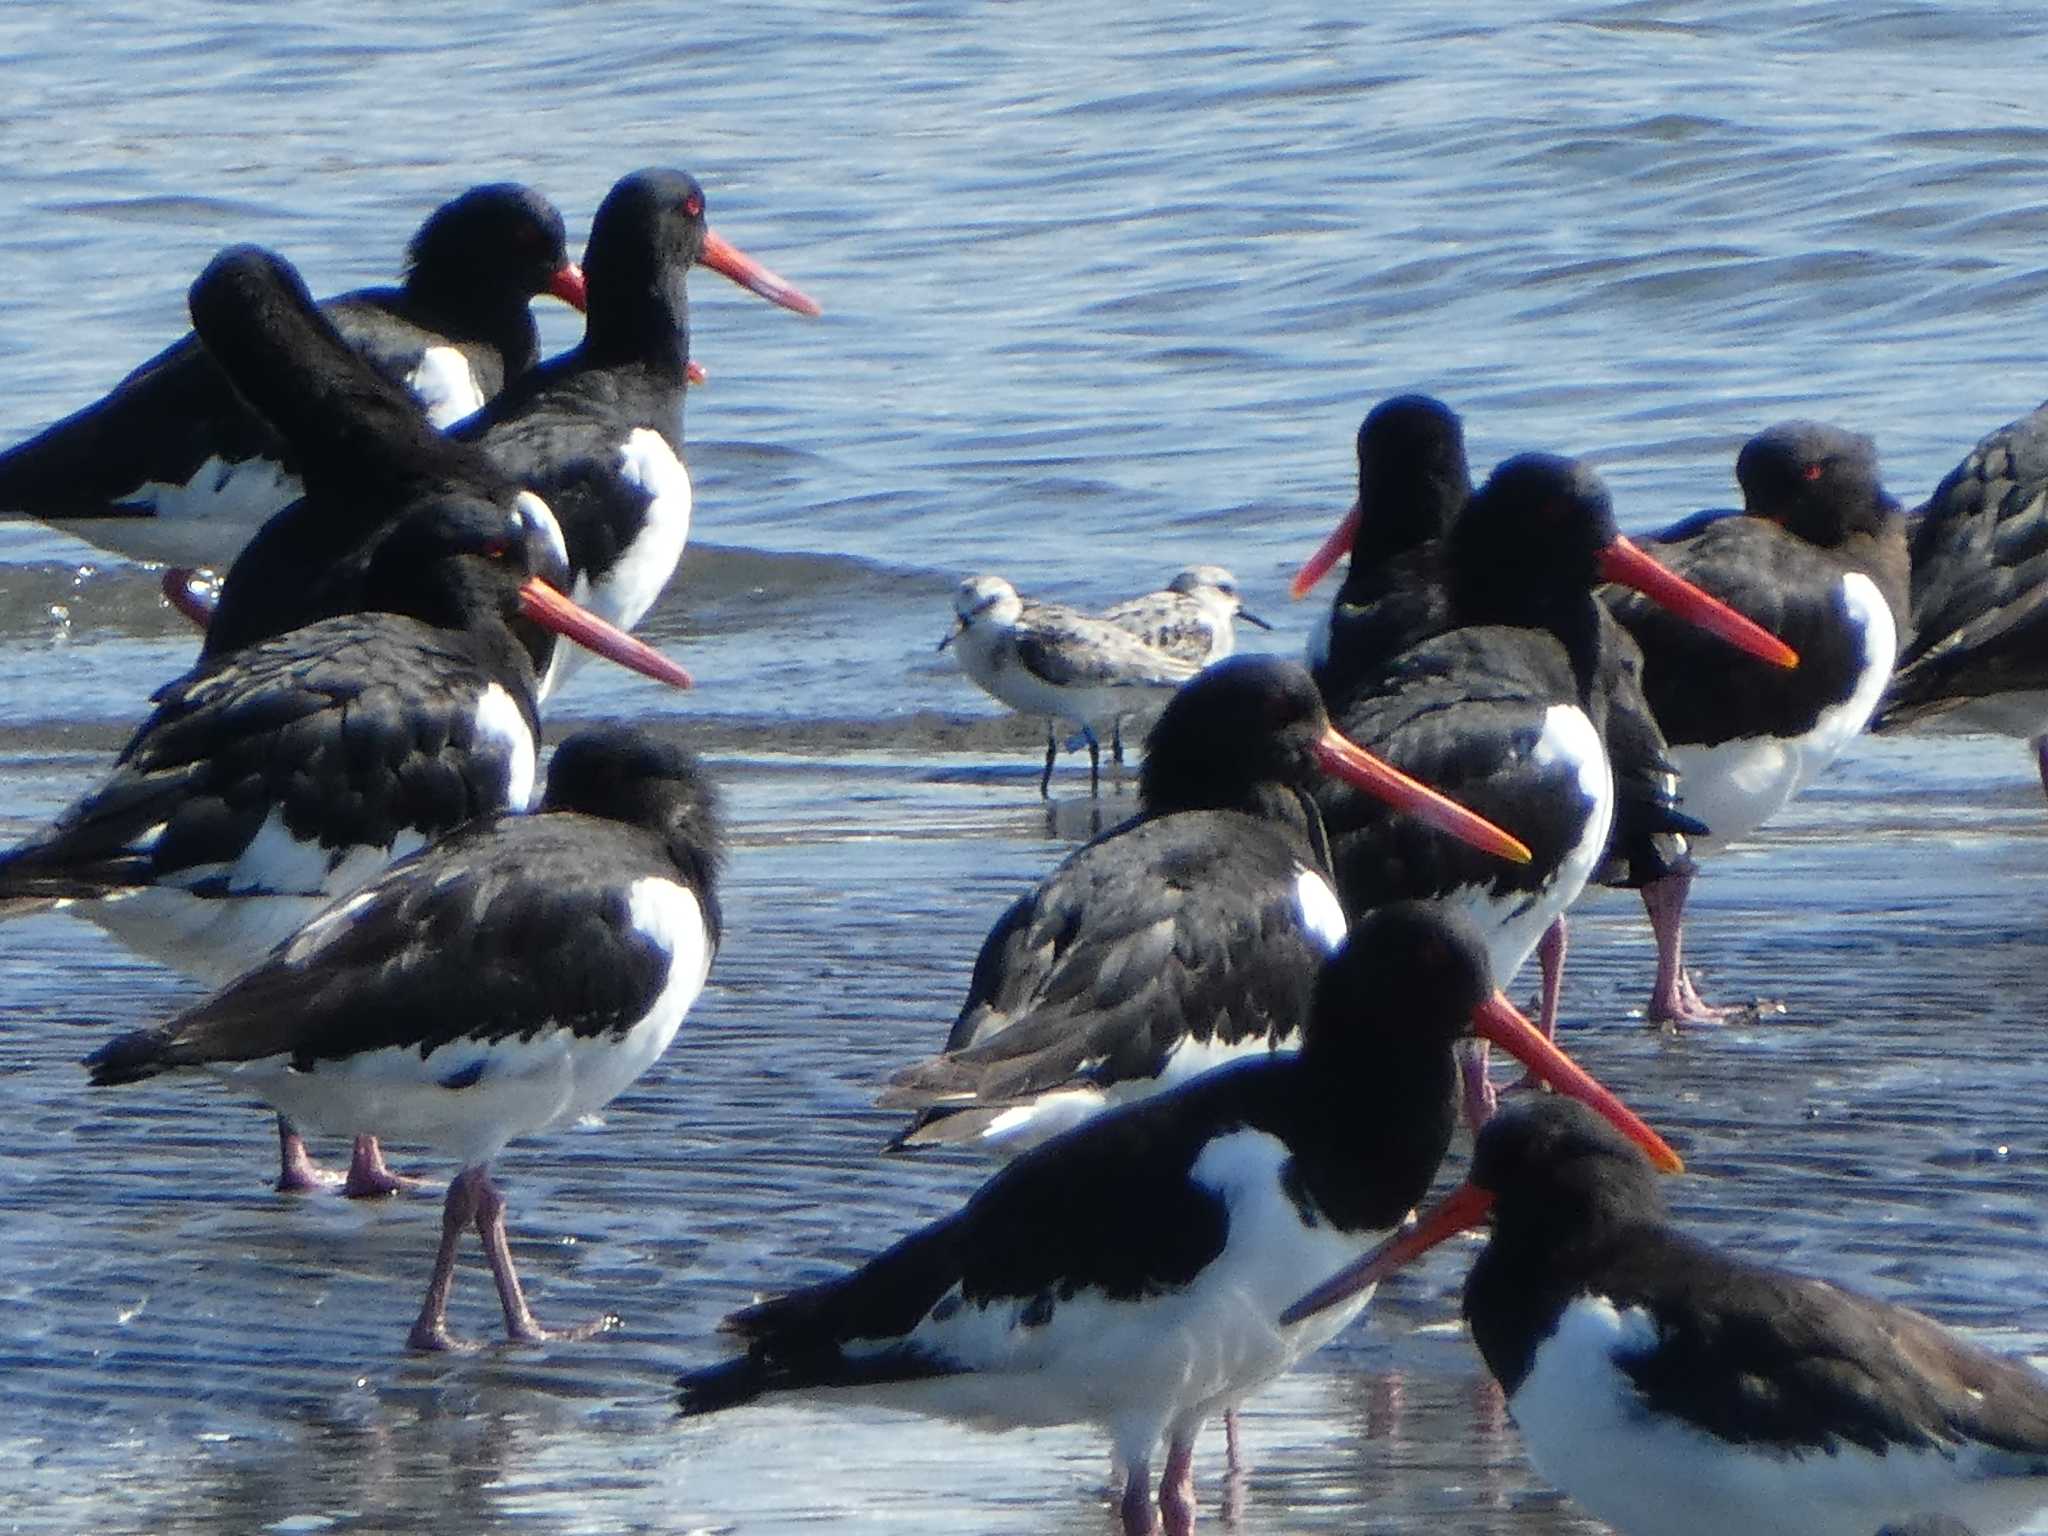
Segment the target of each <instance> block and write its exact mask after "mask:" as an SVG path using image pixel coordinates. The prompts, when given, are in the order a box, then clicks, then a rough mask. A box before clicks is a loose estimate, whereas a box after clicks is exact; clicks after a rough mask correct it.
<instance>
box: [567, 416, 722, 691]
mask: <svg viewBox="0 0 2048 1536" xmlns="http://www.w3.org/2000/svg"><path fill="white" fill-rule="evenodd" d="M618 474H619V476H620V478H621V479H623V480H624V481H625V482H626V483H627V484H629V485H631V486H633V487H635V488H636V489H638V490H639V491H641V492H642V493H643V494H645V495H646V497H647V498H648V502H647V511H646V515H645V516H644V517H643V519H642V520H641V524H640V531H639V532H638V533H636V534H635V535H634V536H633V540H632V542H631V543H630V544H628V545H627V546H626V547H625V548H624V549H622V550H620V551H619V557H618V559H617V561H616V562H614V564H613V565H612V568H611V569H610V570H608V571H606V572H604V573H603V574H602V575H601V576H600V577H598V578H597V579H595V580H593V579H591V575H590V573H589V572H584V571H579V572H578V573H577V575H576V590H575V592H574V593H573V594H572V595H573V596H574V597H575V599H576V601H577V602H579V603H581V604H582V605H583V606H584V607H586V608H588V609H589V610H590V611H591V612H592V613H594V614H596V615H597V616H598V617H599V618H601V619H607V620H609V621H610V622H611V623H613V624H615V625H617V626H618V627H619V628H620V629H623V630H628V631H630V630H632V629H633V627H634V626H635V625H637V624H638V623H639V622H640V621H641V620H642V619H644V618H646V617H647V611H648V610H649V609H650V608H652V607H653V606H654V604H655V602H656V601H657V600H658V599H659V598H660V597H661V594H662V593H663V592H664V591H666V590H667V588H668V584H669V580H670V578H672V577H673V576H674V575H675V573H676V566H677V564H678V563H679V562H680V561H681V560H682V558H683V546H684V545H686V544H687V543H689V541H690V511H691V506H692V492H691V487H690V471H689V469H688V468H687V467H686V466H685V465H684V463H683V461H682V460H681V459H680V458H678V457H677V456H676V454H675V450H673V449H672V448H670V447H669V445H668V441H667V439H665V438H664V437H662V435H661V434H660V433H659V432H650V431H648V430H647V429H646V428H645V427H636V428H635V429H634V431H633V434H632V435H631V436H630V437H628V438H627V439H626V443H625V446H624V447H623V448H621V449H620V450H619V462H618ZM589 659H590V653H589V652H588V651H586V650H584V649H583V647H582V646H580V645H572V644H570V643H569V642H568V641H566V640H560V641H557V642H556V643H555V650H554V655H553V658H552V659H551V660H550V662H549V665H548V672H547V676H546V678H545V679H544V685H543V687H542V688H541V697H542V698H547V697H548V696H549V695H551V694H552V693H554V692H555V690H557V689H559V688H560V687H561V686H562V684H563V682H564V681H565V680H567V679H568V677H569V676H570V675H571V674H573V673H574V672H576V671H577V670H578V669H580V668H581V667H582V666H583V664H584V663H585V662H586V661H588V660H589Z"/></svg>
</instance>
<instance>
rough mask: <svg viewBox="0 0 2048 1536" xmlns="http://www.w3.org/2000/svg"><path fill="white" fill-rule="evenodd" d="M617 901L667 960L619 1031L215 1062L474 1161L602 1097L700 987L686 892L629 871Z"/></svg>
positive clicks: (266, 1088)
mask: <svg viewBox="0 0 2048 1536" xmlns="http://www.w3.org/2000/svg"><path fill="white" fill-rule="evenodd" d="M628 910H629V913H630V915H631V921H632V924H633V926H634V927H635V928H636V929H638V930H639V931H640V932H641V933H643V934H645V935H646V936H647V937H648V938H650V939H651V940H653V942H654V943H655V944H656V945H657V946H658V947H659V948H660V949H661V950H662V951H663V952H665V953H666V954H667V955H668V957H669V964H668V971H667V974H666V977H665V979H664V981H663V983H662V988H661V991H660V992H659V993H658V994H657V995H656V997H655V999H654V1001H653V1003H652V1004H651V1005H650V1006H649V1007H648V1009H647V1011H646V1012H645V1013H644V1014H642V1015H641V1016H640V1018H638V1019H637V1020H635V1021H634V1022H633V1023H632V1024H631V1025H630V1026H629V1027H628V1028H626V1029H625V1030H623V1031H620V1032H617V1033H614V1032H609V1031H608V1032H604V1033H601V1034H597V1035H590V1036H578V1035H577V1034H575V1033H574V1032H573V1031H572V1030H569V1029H566V1028H561V1027H555V1026H549V1027H544V1028H541V1029H538V1030H536V1031H534V1032H533V1033H532V1034H531V1035H529V1036H525V1037H520V1036H504V1037H501V1038H498V1039H482V1038H477V1039H467V1038H458V1039H456V1040H453V1041H450V1042H449V1043H447V1044H445V1045H442V1046H440V1047H439V1048H437V1049H436V1050H434V1051H432V1052H431V1053H429V1054H428V1055H425V1056H422V1055H421V1054H420V1052H419V1050H418V1049H417V1048H414V1047H402V1046H387V1047H384V1048H382V1049H379V1050H373V1051H362V1052H359V1053H357V1054H356V1055H353V1056H348V1057H343V1058H340V1059H334V1060H323V1061H316V1062H315V1063H313V1064H312V1066H311V1067H310V1068H308V1069H307V1070H305V1071H298V1070H295V1069H294V1068H293V1067H292V1065H291V1063H290V1061H289V1059H288V1058H286V1057H283V1056H271V1057H266V1058H264V1059H263V1060H261V1061H252V1062H239V1063H234V1064H231V1065H224V1066H219V1067H216V1068H215V1069H214V1070H215V1071H216V1072H218V1073H219V1074H220V1075H221V1076H222V1077H224V1078H226V1079H228V1080H229V1081H231V1082H234V1083H237V1084H239V1085H240V1086H242V1087H244V1088H247V1089H248V1090H249V1091H251V1092H253V1093H255V1094H256V1095H258V1096H259V1097H261V1098H263V1099H265V1100H266V1101H268V1102H269V1103H270V1104H272V1105H274V1106H276V1107H277V1108H278V1109H280V1110H282V1111H284V1113H285V1114H286V1115H287V1116H289V1117H290V1118H291V1119H292V1120H293V1121H294V1122H296V1123H298V1124H299V1125H301V1126H303V1127H305V1128H309V1129H315V1130H321V1131H327V1132H331V1133H333V1134H336V1135H353V1134H356V1133H358V1132H365V1131H367V1132H370V1133H373V1134H375V1135H378V1136H383V1137H387V1138H389V1139H391V1140H394V1141H408V1142H423V1143H425V1144H427V1145H429V1146H435V1147H439V1148H441V1149H443V1150H444V1151H446V1152H448V1153H450V1154H452V1155H453V1156H455V1157H456V1158H457V1159H459V1160H460V1161H461V1162H462V1163H463V1164H464V1165H465V1166H469V1165H472V1164H476V1163H480V1162H485V1161H487V1160H489V1159H490V1158H491V1157H492V1156H494V1155H495V1154H496V1153H497V1151H498V1149H499V1148H501V1147H503V1146H504V1145H505V1143H506V1142H508V1141H510V1140H512V1138H513V1137H515V1136H521V1135H524V1134H526V1133H527V1132H529V1131H537V1130H541V1129H543V1128H545V1127H547V1126H550V1125H556V1124H561V1123H565V1122H571V1121H574V1120H577V1119H580V1118H581V1117H582V1116H584V1115H587V1114H590V1113H592V1112H593V1111H595V1110H598V1109H601V1108H603V1107H604V1106H605V1105H606V1104H608V1103H610V1102H611V1101H612V1100H613V1099H614V1098H616V1097H617V1096H618V1095H619V1094H620V1093H622V1092H623V1091H624V1090H625V1089H626V1088H627V1087H628V1086H629V1085H630V1084H631V1083H632V1082H633V1081H634V1080H635V1079H636V1078H638V1077H639V1076H640V1074H641V1073H643V1072H645V1071H646V1070H647V1069H648V1068H649V1067H650V1066H652V1065H653V1064H654V1063H655V1062H656V1061H657V1060H658V1059H659V1058H660V1057H661V1055H662V1053H663V1052H664V1051H666V1050H667V1049H668V1047H669V1043H670V1042H671V1041H673V1040H674V1039H675V1036H676V1030H677V1029H678V1028H679V1027H680V1026H681V1024H682V1021H683V1017H684V1015H686V1014H687V1013H688V1012H689V1011H690V1005H691V1004H692V1003H694V1002H695V1001H696V1000H697V994H698V993H699V992H701V991H702V990H703V987H704V979H705V977H706V976H707V975H708V974H709V973H710V969H711V942H710V930H709V928H708V927H707V926H706V924H705V921H704V912H703V908H702V907H701V906H700V905H699V903H698V901H697V897H696V895H695V893H694V892H692V891H691V890H690V889H689V888H688V887H687V886H684V885H681V884H679V883H677V882H675V881H672V880H660V879H653V878H649V879H643V880H637V881H635V882H634V883H633V885H632V887H631V888H630V891H629V894H628ZM488 1023H489V1021H487V1020H480V1021H479V1027H488ZM451 1085H453V1086H451Z"/></svg>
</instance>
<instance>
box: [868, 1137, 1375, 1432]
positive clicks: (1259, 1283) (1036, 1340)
mask: <svg viewBox="0 0 2048 1536" xmlns="http://www.w3.org/2000/svg"><path fill="white" fill-rule="evenodd" d="M1287 1161H1288V1153H1287V1148H1286V1146H1285V1145H1284V1144H1283V1143H1282V1142H1281V1141H1279V1140H1278V1138H1276V1137H1273V1136H1269V1135H1267V1134H1265V1133H1264V1132H1260V1131H1252V1130H1241V1131H1236V1132H1232V1133H1230V1134H1228V1135H1225V1136H1221V1137H1218V1138H1217V1139H1216V1140H1214V1141H1212V1142H1211V1143H1210V1144H1209V1145H1208V1146H1207V1147H1206V1148H1205V1149H1204V1150H1203V1152H1202V1154H1201V1156H1200V1157H1199V1158H1198V1159H1197V1160H1196V1162H1195V1165H1194V1169H1193V1177H1194V1179H1195V1180H1196V1182H1198V1183H1201V1184H1204V1185H1206V1186H1208V1187H1209V1188H1211V1189H1214V1190H1216V1191H1217V1192H1218V1193H1219V1194H1221V1195H1222V1196H1223V1198H1224V1200H1225V1201H1226V1203H1227V1204H1228V1206H1229V1212H1230V1227H1229V1236H1228V1238H1227V1240H1226V1243H1225V1246H1224V1248H1223V1251H1222V1252H1221V1253H1220V1254H1218V1255H1217V1256H1216V1257H1215V1258H1214V1259H1213V1260H1211V1261H1210V1263H1209V1264H1208V1265H1207V1266H1206V1267H1205V1268H1204V1269H1203V1270H1202V1272H1201V1273H1200V1274H1199V1275H1197V1276H1196V1277H1195V1278H1194V1279H1193V1280H1192V1281H1191V1282H1189V1283H1188V1284H1187V1285H1186V1286H1185V1287H1183V1288H1181V1289H1179V1290H1176V1291H1173V1292H1171V1293H1168V1294H1164V1295H1153V1296H1146V1297H1142V1298H1138V1299H1134V1300H1113V1299H1111V1298H1109V1297H1106V1296H1104V1295H1102V1294H1100V1293H1099V1292H1092V1291H1085V1290H1084V1291H1081V1292H1079V1293H1077V1294H1076V1295H1074V1296H1072V1297H1069V1298H1067V1299H1064V1300H1061V1299H1058V1298H1052V1299H1051V1300H1050V1311H1049V1313H1047V1314H1046V1315H1045V1316H1044V1317H1043V1319H1042V1320H1041V1321H1037V1322H1030V1323H1027V1322H1026V1321H1025V1320H1024V1319H1025V1318H1026V1317H1027V1316H1028V1315H1030V1314H1031V1312H1032V1309H1033V1306H1034V1301H1033V1299H1032V1298H1018V1297H1006V1298H1003V1299H1001V1300H999V1301H993V1302H961V1301H960V1298H959V1295H958V1293H957V1291H955V1292H953V1293H949V1295H948V1296H947V1297H946V1298H944V1299H942V1300H941V1302H940V1303H939V1304H938V1306H936V1307H935V1308H934V1309H933V1311H932V1313H930V1314H928V1315H927V1316H926V1317H925V1318H924V1319H923V1320H922V1321H921V1322H919V1324H918V1325H917V1327H916V1328H915V1329H914V1330H913V1331H912V1332H911V1333H910V1335H909V1336H908V1342H909V1343H910V1344H911V1345H912V1346H913V1347H917V1348H921V1349H925V1350H928V1351H930V1352H931V1353H932V1354H934V1355H938V1356H941V1357H943V1358H946V1359H949V1360H951V1361H953V1362H956V1363H957V1364H958V1365H959V1366H960V1367H961V1368H962V1370H961V1373H960V1374H957V1375H951V1376H941V1377H934V1378H929V1379H926V1380H922V1381H916V1382H905V1383H898V1384H894V1385H891V1386H886V1387H861V1388H854V1389H851V1390H852V1391H853V1392H854V1393H855V1394H856V1395H858V1396H861V1397H863V1398H865V1399H868V1400H870V1401H875V1402H880V1403H884V1404H890V1405H893V1406H898V1407H904V1408H911V1409H915V1410H916V1411H918V1412H920V1413H926V1414H935V1415H939V1416H942V1417H946V1418H952V1419H957V1420H960V1421H962V1422H965V1423H969V1424H974V1425H977V1426H979V1427H981V1428H984V1429H1017V1428H1025V1427H1032V1426H1043V1425H1051V1424H1094V1425H1098V1426H1100V1427H1101V1428H1102V1429H1103V1430H1104V1431H1105V1432H1107V1433H1108V1435H1109V1436H1110V1438H1111V1440H1112V1442H1113V1443H1114V1445H1115V1448H1116V1451H1117V1453H1118V1455H1120V1456H1121V1457H1123V1458H1124V1460H1125V1461H1126V1463H1127V1464H1136V1463H1143V1462H1146V1461H1148V1460H1149V1458H1150V1455H1151V1451H1152V1448H1153V1446H1154V1444H1155V1443H1156V1442H1157V1441H1158V1439H1159V1438H1160V1436H1161V1435H1163V1434H1173V1435H1177V1436H1179V1435H1192V1434H1193V1433H1194V1431H1195V1430H1196V1429H1197V1428H1198V1427H1199V1426H1200V1425H1201V1423H1202V1422H1203V1420H1205V1419H1206V1418H1208V1417H1209V1416H1211V1415H1213V1414H1215V1413H1218V1412H1220V1411H1222V1410H1223V1409H1225V1408H1228V1407H1230V1406H1232V1405H1234V1404H1235V1403H1237V1402H1238V1401H1240V1400H1241V1399H1242V1398H1244V1397H1245V1396H1247V1395H1248V1394H1249V1393H1251V1392H1253V1391H1255V1390H1257V1389H1258V1388H1259V1387H1260V1386H1262V1385H1264V1384H1265V1383H1266V1382H1268V1381H1271V1380H1272V1379H1273V1378H1274V1377H1276V1376H1278V1375H1280V1374H1281V1373H1282V1372H1283V1371H1285V1370H1287V1369H1288V1368H1289V1367H1290V1366H1292V1365H1293V1364H1294V1363H1295V1362H1296V1361H1297V1360H1299V1359H1300V1358H1301V1357H1302V1356H1303V1355H1305V1354H1307V1353H1309V1352H1310V1351H1312V1350H1315V1349H1319V1348H1320V1347H1322V1345H1324V1344H1326V1343H1328V1342H1329V1340H1330V1339H1332V1338H1334V1337H1335V1336H1336V1335H1337V1334H1338V1333H1339V1332H1340V1331H1342V1329H1343V1328H1344V1327H1345V1325H1346V1324H1348V1323H1349V1322H1350V1321H1351V1320H1352V1319H1353V1318H1354V1317H1356V1316H1357V1315H1358V1313H1359V1312H1360V1311H1361V1310H1363V1309H1364V1307H1365V1306H1366V1304H1367V1303H1368V1302H1369V1301H1370V1300H1371V1299H1372V1292H1371V1290H1370V1289H1368V1290H1366V1291H1364V1292H1362V1293H1361V1294H1360V1295H1358V1296H1357V1297H1355V1298H1354V1299H1353V1300H1352V1301H1351V1302H1350V1303H1348V1304H1347V1305H1345V1306H1342V1307H1336V1308H1332V1309H1331V1310H1330V1311H1329V1312H1328V1313H1325V1314H1321V1315H1318V1316H1317V1317H1314V1318H1312V1319H1310V1320H1309V1321H1308V1322H1306V1323H1303V1324H1299V1325H1297V1326H1294V1327H1291V1328H1289V1327H1281V1326H1280V1325H1279V1324H1278V1323H1277V1321H1276V1319H1277V1318H1278V1317H1279V1315H1280V1313H1281V1311H1282V1310H1283V1309H1285V1308H1286V1307H1287V1305H1288V1304H1289V1303H1290V1302H1292V1301H1294V1300H1295V1299H1296V1298H1297V1297H1298V1296H1299V1295H1300V1294H1301V1292H1302V1290H1303V1288H1304V1285H1305V1284H1307V1283H1312V1281H1313V1280H1315V1279H1320V1278H1321V1277H1323V1276H1325V1275H1329V1274H1333V1273H1335V1272H1336V1270H1337V1269H1339V1268H1340V1267H1342V1266H1343V1265H1344V1264H1347V1263H1349V1262H1350V1261H1351V1260H1352V1259H1354V1258H1356V1257H1357V1256H1358V1255H1359V1254H1361V1253H1363V1252H1364V1251H1365V1250H1366V1249H1367V1248H1368V1247H1370V1246H1371V1244H1372V1242H1373V1241H1374V1240H1375V1239H1376V1237H1377V1236H1378V1235H1379V1234H1374V1233H1362V1234H1346V1233H1343V1232H1340V1231H1338V1230H1336V1229H1335V1228H1334V1227H1332V1226H1331V1225H1330V1224H1329V1223H1328V1222H1327V1221H1325V1220H1320V1219H1319V1220H1318V1221H1317V1223H1316V1224H1315V1225H1314V1226H1310V1225H1307V1224H1305V1223H1304V1222H1303V1220H1302V1216H1301V1212H1300V1210H1299V1209H1298V1208H1297V1207H1296V1205H1295V1203H1294V1202H1293V1200H1291V1199H1290V1198H1289V1197H1288V1195H1287V1193H1286V1191H1285V1190H1284V1189H1283V1188H1282V1187H1281V1173H1282V1170H1283V1169H1284V1167H1285V1166H1286V1164H1287ZM857 1352H858V1350H857V1346H849V1347H848V1350H847V1353H848V1354H856V1353H857Z"/></svg>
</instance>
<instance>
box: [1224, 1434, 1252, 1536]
mask: <svg viewBox="0 0 2048 1536" xmlns="http://www.w3.org/2000/svg"><path fill="white" fill-rule="evenodd" d="M1242 1442H1243V1436H1242V1434H1241V1432H1240V1428H1239V1425H1238V1422H1237V1410H1236V1409H1235V1408H1226V1409H1224V1410H1223V1457H1224V1460H1223V1518H1224V1519H1225V1520H1226V1521H1227V1522H1229V1523H1230V1524H1232V1525H1235V1524H1236V1523H1237V1522H1238V1521H1239V1520H1241V1519H1243V1518H1244V1489H1245V1484H1246V1483H1247V1482H1249V1481H1250V1478H1251V1463H1250V1462H1249V1461H1247V1460H1246V1459H1245V1455H1244V1445H1243V1443H1242Z"/></svg>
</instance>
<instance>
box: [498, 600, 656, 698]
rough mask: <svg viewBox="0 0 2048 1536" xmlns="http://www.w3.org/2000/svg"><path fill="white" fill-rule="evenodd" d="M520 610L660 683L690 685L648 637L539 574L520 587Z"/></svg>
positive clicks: (542, 623) (566, 637)
mask: <svg viewBox="0 0 2048 1536" xmlns="http://www.w3.org/2000/svg"><path fill="white" fill-rule="evenodd" d="M519 612H520V614H521V615H522V616H523V617H525V618H528V619H531V620H532V621H533V622H534V623H536V624H538V625H540V626H541V627H542V628H543V629H550V630H553V631H554V632H555V633H556V634H558V635H560V636H562V637H563V638H564V639H567V640H574V641H575V642H576V643H577V644H578V645H580V646H582V647H584V648H585V649H586V650H592V651H595V652H597V654H598V655H600V656H603V657H605V658H607V659H608V660H611V661H616V662H617V663H618V664H619V665H620V666H622V667H627V668H630V669H631V670H632V671H635V672H638V673H639V674H640V675H641V676H642V677H651V678H653V679H654V680H655V681H656V682H658V683H668V684H669V685H671V686H672V687H676V688H687V687H689V686H690V674H689V673H687V672H685V671H684V670H683V669H682V668H681V667H679V666H677V665H676V664H675V663H674V662H672V661H670V660H669V659H668V658H667V657H666V656H664V655H662V654H661V652H659V651H657V650H656V649H655V648H654V647H653V646H651V645H649V644H648V643H647V642H646V641H645V640H635V639H634V638H633V637H632V636H631V635H629V634H627V633H626V632H625V631H624V630H623V629H619V628H617V627H615V626H614V625H611V624H608V623H606V622H605V621H604V620H603V619H600V618H599V617H598V616H597V615H596V614H594V613H592V612H591V611H590V610H589V609H588V608H585V607H582V606H581V605H580V604H577V603H572V602H571V601H569V599H568V598H566V597H564V596H562V594H561V593H559V592H557V591H556V590H555V589H554V588H553V587H551V586H549V585H548V584H547V583H546V582H544V581H542V580H541V579H540V578H539V577H538V576H529V577H527V578H526V582H525V584H524V585H523V586H521V587H520V589H519Z"/></svg>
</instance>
